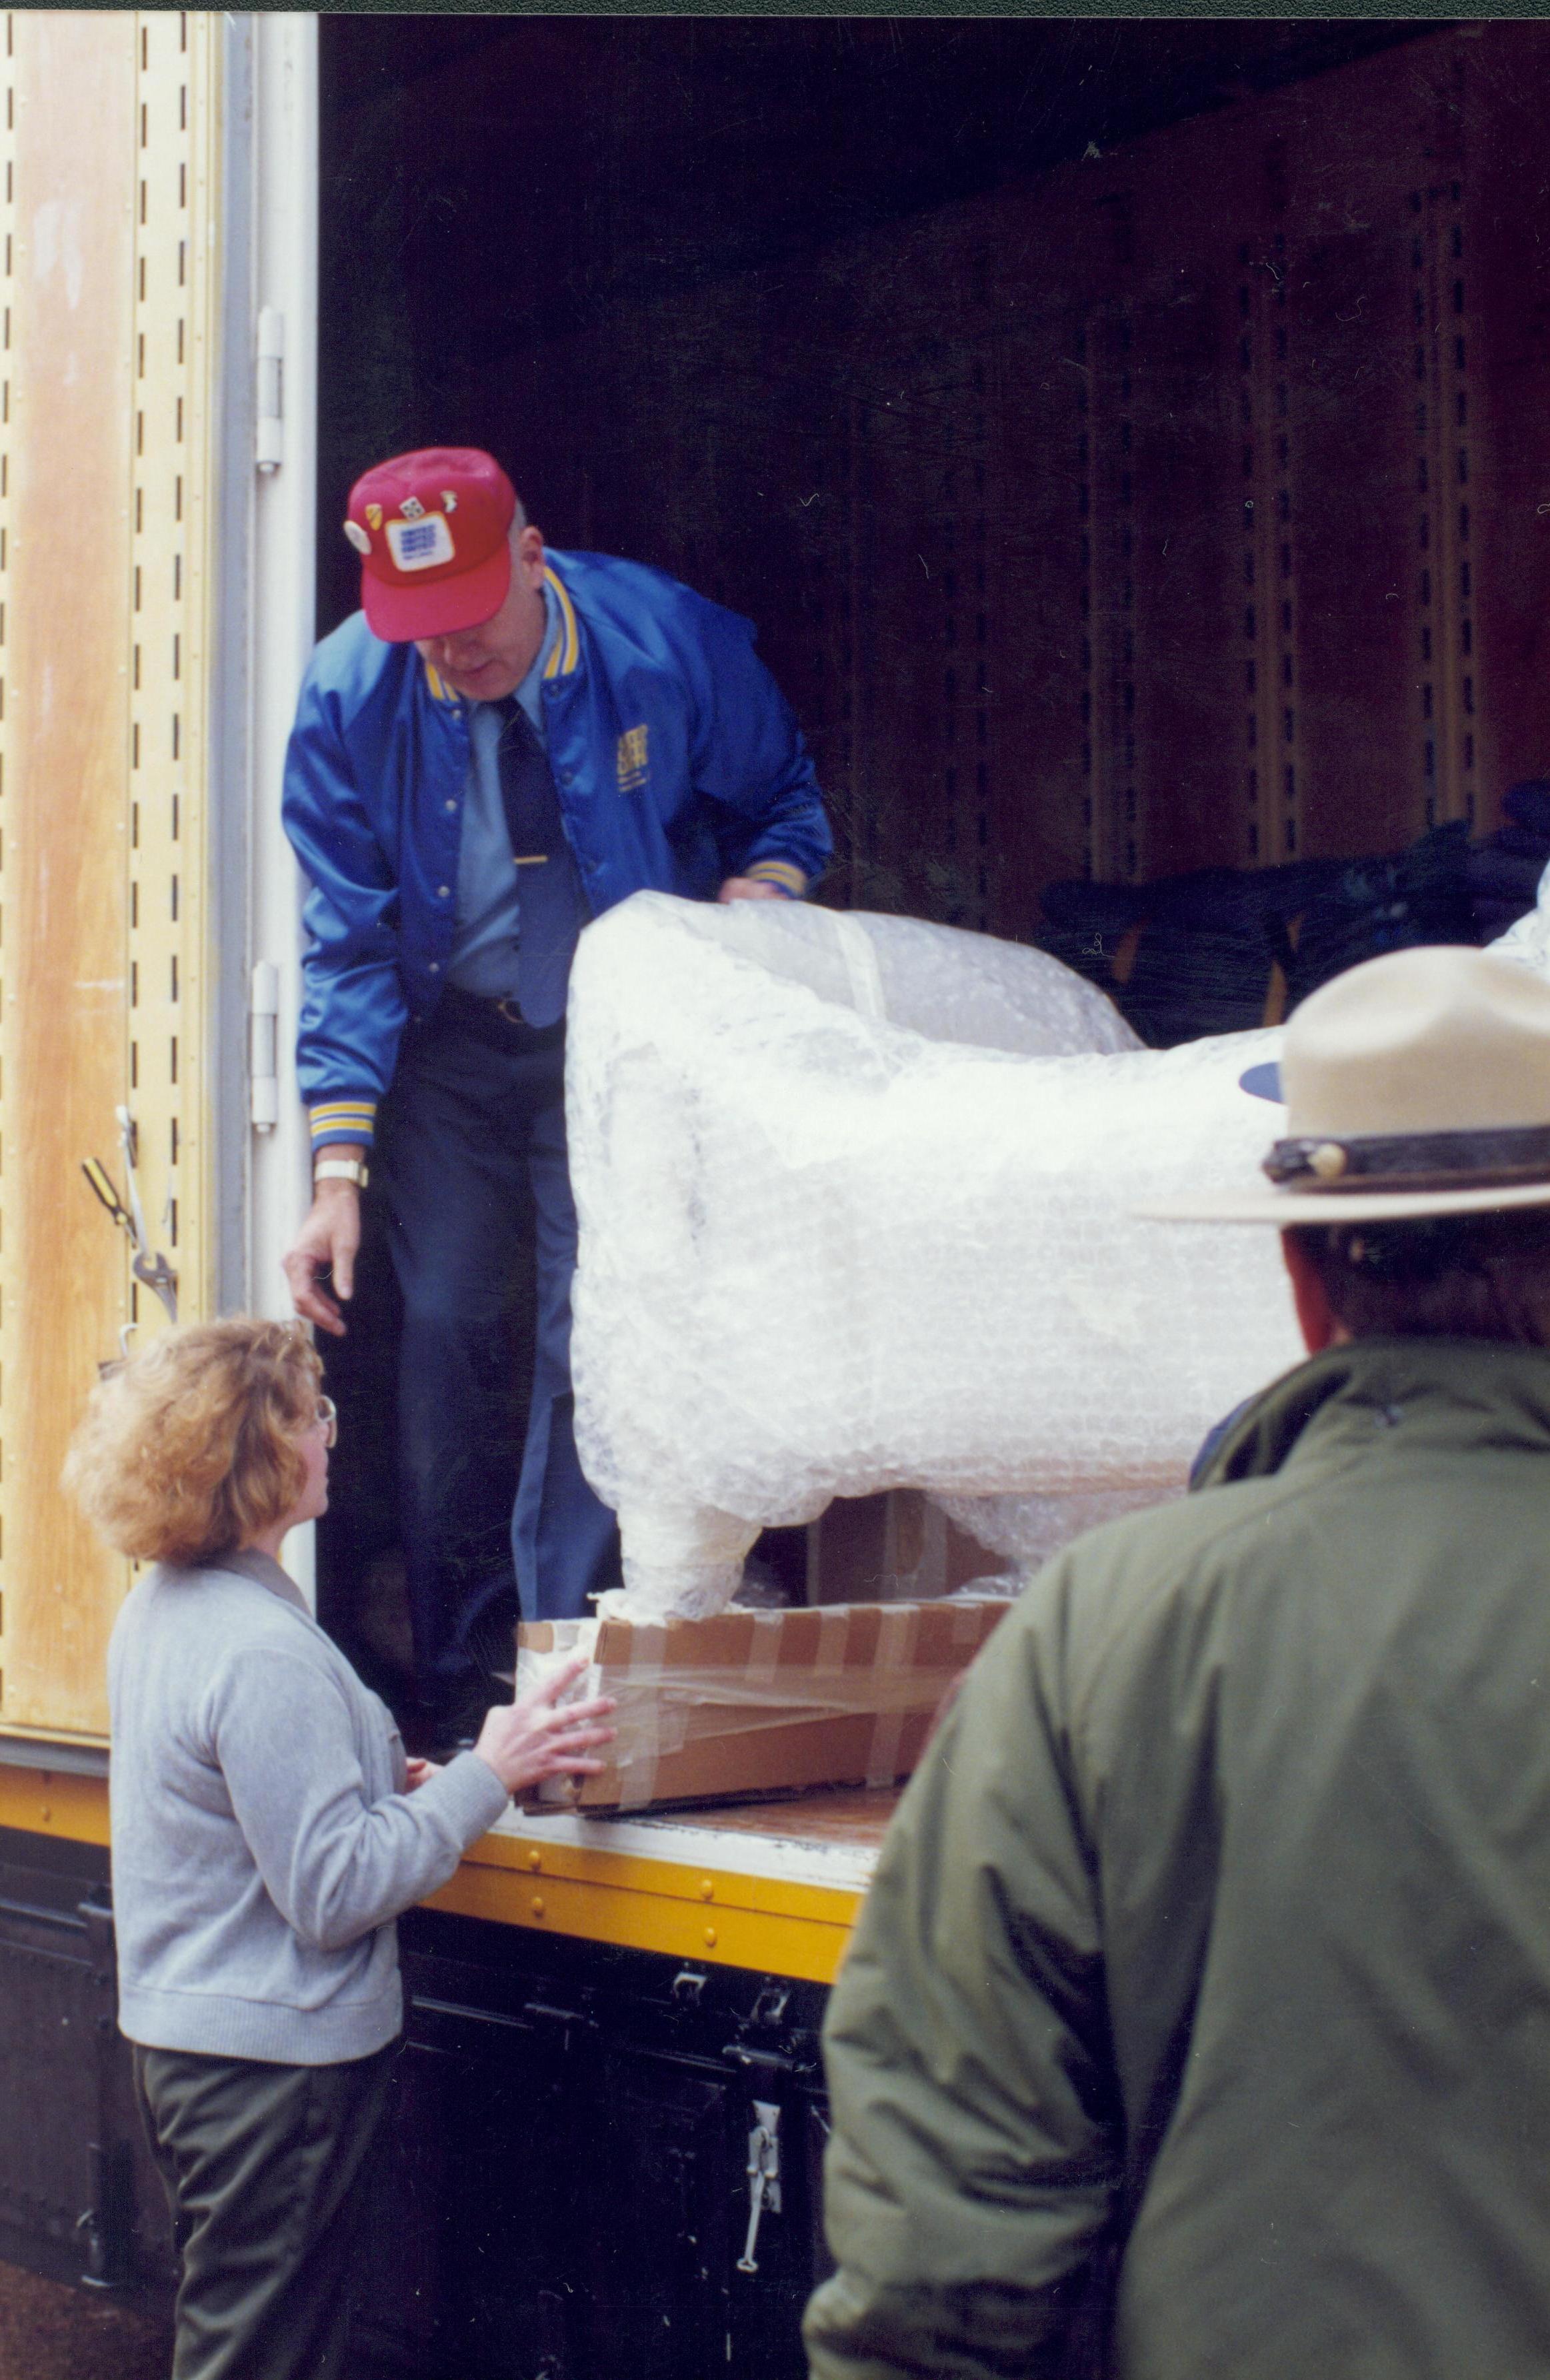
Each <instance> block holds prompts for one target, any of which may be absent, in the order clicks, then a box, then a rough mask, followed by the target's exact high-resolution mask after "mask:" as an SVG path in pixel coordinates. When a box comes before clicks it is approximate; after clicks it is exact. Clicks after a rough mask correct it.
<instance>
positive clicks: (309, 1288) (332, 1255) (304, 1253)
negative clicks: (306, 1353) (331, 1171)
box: [283, 1149, 360, 1339]
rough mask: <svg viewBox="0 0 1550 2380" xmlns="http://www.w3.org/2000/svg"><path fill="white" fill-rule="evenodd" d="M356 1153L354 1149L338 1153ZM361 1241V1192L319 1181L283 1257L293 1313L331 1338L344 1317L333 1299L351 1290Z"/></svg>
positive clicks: (346, 1185)
mask: <svg viewBox="0 0 1550 2380" xmlns="http://www.w3.org/2000/svg"><path fill="white" fill-rule="evenodd" d="M356 1153H357V1152H356V1151H354V1150H353V1149H351V1150H348V1151H341V1152H340V1154H342V1155H350V1156H354V1155H355V1154H356ZM359 1247H360V1191H359V1190H358V1189H357V1188H356V1186H355V1184H354V1183H353V1182H320V1183H319V1184H318V1185H317V1187H316V1190H315V1191H314V1193H313V1196H312V1211H311V1214H310V1215H309V1216H308V1218H307V1220H306V1221H305V1222H304V1223H303V1224H302V1226H301V1229H300V1231H299V1232H298V1233H297V1235H296V1239H295V1242H294V1244H293V1245H292V1246H291V1247H290V1249H289V1250H288V1251H287V1255H286V1257H285V1258H284V1260H283V1261H284V1264H285V1274H286V1280H287V1283H288V1284H289V1287H290V1302H291V1304H292V1305H294V1306H295V1308H296V1310H297V1312H298V1314H299V1315H300V1316H301V1318H302V1319H303V1321H306V1322H315V1323H316V1324H317V1326H318V1328H319V1329H320V1330H326V1331H328V1332H330V1333H331V1334H332V1336H333V1337H334V1338H336V1339H342V1338H343V1337H344V1335H345V1321H344V1317H343V1315H342V1314H341V1313H340V1311H339V1308H338V1305H337V1304H336V1300H337V1299H338V1298H341V1297H343V1298H348V1297H349V1296H350V1295H351V1294H352V1293H353V1291H354V1288H355V1257H356V1250H357V1249H358V1248H359ZM325 1271H326V1272H331V1273H332V1276H333V1284H334V1295H333V1296H332V1297H331V1296H330V1295H329V1293H328V1292H327V1290H326V1289H324V1288H323V1285H322V1283H321V1281H319V1279H318V1275H319V1274H320V1273H321V1272H325Z"/></svg>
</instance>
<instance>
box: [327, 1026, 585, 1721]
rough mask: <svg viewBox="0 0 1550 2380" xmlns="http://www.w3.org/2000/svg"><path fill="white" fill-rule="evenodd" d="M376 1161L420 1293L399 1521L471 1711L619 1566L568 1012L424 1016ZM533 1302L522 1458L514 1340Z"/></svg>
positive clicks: (420, 1670)
mask: <svg viewBox="0 0 1550 2380" xmlns="http://www.w3.org/2000/svg"><path fill="white" fill-rule="evenodd" d="M373 1180H374V1182H375V1183H376V1184H378V1186H380V1187H381V1188H382V1190H383V1191H384V1193H385V1196H386V1200H387V1206H388V1211H389V1217H390V1221H389V1230H388V1239H389V1245H390V1246H391V1249H392V1253H393V1263H394V1269H395V1271H396V1272H397V1279H398V1286H399V1289H400V1291H401V1293H402V1297H403V1309H404V1318H403V1337H402V1340H401V1342H400V1352H399V1366H398V1475H399V1499H400V1524H401V1530H402V1536H403V1541H404V1550H405V1557H406V1560H407V1564H408V1571H409V1610H410V1618H411V1621H412V1624H413V1630H414V1649H415V1671H416V1684H417V1689H418V1693H419V1697H420V1701H421V1707H422V1710H423V1712H424V1714H425V1715H426V1717H427V1718H431V1719H432V1720H433V1721H434V1720H443V1721H451V1722H456V1721H458V1720H462V1719H466V1718H470V1717H471V1716H472V1715H473V1713H474V1711H475V1710H476V1709H477V1707H478V1706H479V1705H480V1704H481V1702H482V1701H488V1700H490V1699H491V1698H492V1697H491V1695H490V1694H489V1692H488V1691H487V1690H486V1689H485V1686H484V1681H485V1679H486V1678H487V1677H488V1675H489V1674H490V1672H491V1671H501V1670H505V1671H507V1672H509V1670H510V1668H511V1665H512V1661H513V1658H514V1654H513V1646H512V1629H513V1626H514V1623H515V1621H516V1618H517V1611H518V1604H519V1602H520V1608H521V1612H522V1616H523V1617H524V1618H526V1619H530V1620H534V1619H542V1620H554V1619H571V1618H575V1617H577V1616H579V1615H580V1614H582V1613H584V1612H585V1610H586V1609H587V1602H586V1598H587V1597H588V1596H589V1595H590V1594H592V1593H593V1592H595V1591H597V1590H598V1589H599V1588H601V1587H604V1586H606V1585H611V1584H613V1583H614V1582H615V1581H616V1577H617V1570H618V1550H617V1548H618V1536H617V1531H616V1527H615V1523H614V1516H613V1514H612V1513H611V1512H609V1511H608V1510H607V1508H606V1506H604V1505H603V1504H601V1503H600V1502H599V1501H598V1499H597V1498H596V1496H594V1495H593V1493H592V1489H591V1488H589V1487H588V1485H587V1482H586V1480H585V1478H584V1477H583V1476H582V1473H581V1467H580V1463H579V1461H578V1460H577V1454H576V1441H575V1435H574V1429H573V1415H574V1402H575V1401H574V1398H573V1397H572V1394H571V1388H570V1282H571V1276H572V1274H573V1273H574V1271H575V1269H576V1208H575V1206H574V1204H573V1202H572V1199H571V1196H570V1181H569V1175H568V1170H567V1165H566V1147H565V1045H564V1027H563V1026H549V1027H546V1028H543V1029H535V1028H534V1027H532V1026H524V1025H511V1024H507V1023H506V1020H505V1018H503V1017H502V1016H500V1014H498V1013H497V1011H496V1010H495V1009H494V1007H493V1006H491V1005H490V1004H489V1003H487V1002H476V1001H470V1000H469V999H466V998H463V997H460V996H459V995H458V994H457V993H455V992H447V993H445V994H444V995H443V1000H442V1002H441V1004H440V1005H439V1006H438V1008H437V1010H436V1012H435V1014H434V1015H433V1017H432V1018H431V1019H430V1021H429V1022H428V1023H426V1024H424V1025H411V1026H409V1029H408V1031H407V1032H406V1034H405V1037H404V1040H403V1043H402V1046H401V1048H400V1050H399V1056H398V1064H397V1071H396V1073H395V1075H394V1078H393V1083H392V1087H391V1088H390V1090H389V1092H388V1096H387V1098H386V1099H385V1100H384V1103H383V1111H382V1117H381V1123H380V1126H379V1132H378V1139H377V1148H376V1153H375V1158H374V1161H373ZM528 1312H531V1318H532V1342H533V1348H534V1359H533V1371H532V1393H531V1403H530V1405H529V1408H528V1419H527V1432H526V1440H525V1444H524V1446H523V1450H522V1454H521V1460H520V1465H519V1466H518V1463H517V1460H516V1453H515V1440H516V1427H517V1424H518V1421H519V1412H520V1403H521V1383H520V1381H519V1379H517V1378H515V1377H514V1371H515V1365H514V1354H513V1351H514V1347H515V1346H516V1345H518V1344H519V1343H520V1342H521V1340H522V1338H523V1336H524V1333H523V1331H522V1329H521V1325H522V1321H523V1318H524V1314H525V1313H528Z"/></svg>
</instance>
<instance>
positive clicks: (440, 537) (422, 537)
mask: <svg viewBox="0 0 1550 2380" xmlns="http://www.w3.org/2000/svg"><path fill="white" fill-rule="evenodd" d="M413 502H414V499H413V497H412V496H411V497H410V498H409V504H413ZM409 504H406V505H405V506H404V510H405V511H406V512H408V511H409ZM384 533H385V535H386V538H387V542H388V545H389V547H390V548H391V550H392V553H393V559H394V561H395V562H396V563H397V566H398V568H399V569H400V570H404V571H409V570H435V569H437V568H439V566H440V565H441V564H442V563H444V562H452V561H454V560H455V559H456V550H455V548H454V546H453V543H452V531H451V530H450V529H449V528H448V527H447V525H446V515H445V513H428V512H426V511H425V510H424V508H423V506H419V507H417V508H416V511H415V512H414V514H413V515H411V516H410V517H409V519H408V520H396V521H389V522H388V524H387V527H386V530H385V532H384Z"/></svg>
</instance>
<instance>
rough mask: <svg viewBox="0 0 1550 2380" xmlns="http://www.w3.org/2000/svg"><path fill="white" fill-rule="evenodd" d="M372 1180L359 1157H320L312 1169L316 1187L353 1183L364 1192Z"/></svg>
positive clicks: (313, 1181)
mask: <svg viewBox="0 0 1550 2380" xmlns="http://www.w3.org/2000/svg"><path fill="white" fill-rule="evenodd" d="M370 1178H371V1177H370V1175H369V1174H368V1173H367V1171H366V1168H365V1167H364V1165H362V1163H361V1162H360V1158H359V1157H320V1158H319V1160H318V1161H317V1163H316V1164H315V1165H314V1166H313V1168H312V1183H313V1186H314V1187H315V1186H316V1184H318V1183H320V1182H353V1183H354V1184H355V1186H356V1188H357V1189H358V1190H364V1189H365V1187H366V1184H367V1182H368V1181H369V1180H370Z"/></svg>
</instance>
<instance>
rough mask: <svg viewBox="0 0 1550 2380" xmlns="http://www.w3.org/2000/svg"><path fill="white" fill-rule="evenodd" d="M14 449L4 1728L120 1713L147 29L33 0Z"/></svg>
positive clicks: (0, 1421)
mask: <svg viewBox="0 0 1550 2380" xmlns="http://www.w3.org/2000/svg"><path fill="white" fill-rule="evenodd" d="M10 26H11V29H12V41H13V43H14V49H13V54H12V56H11V60H10V67H11V73H12V77H13V80H14V90H15V101H16V108H15V136H14V158H13V167H14V184H13V188H14V201H13V204H14V214H13V231H12V237H13V239H14V243H15V273H14V280H13V286H12V300H11V346H10V351H9V353H8V355H7V357H6V365H7V368H8V370H7V379H8V383H9V405H8V408H7V409H8V420H7V422H6V432H5V446H6V475H7V481H8V504H9V526H8V536H7V555H6V579H7V586H6V649H5V662H6V727H5V734H6V789H5V794H4V797H3V798H4V807H5V867H4V878H3V882H4V905H5V917H4V953H5V965H4V975H3V983H4V998H5V1008H4V1026H3V1054H4V1073H3V1082H0V1183H3V1185H4V1186H3V1200H4V1256H3V1259H0V1261H3V1268H4V1269H3V1295H4V1319H3V1330H0V1336H3V1345H4V1366H3V1375H0V1441H3V1449H4V1479H5V1537H4V1547H3V1561H4V1575H5V1579H6V1591H5V1621H6V1626H5V1636H4V1639H3V1644H4V1651H5V1678H4V1701H3V1704H0V1710H3V1713H4V1717H5V1718H6V1721H8V1722H11V1723H15V1724H19V1725H23V1726H26V1725H30V1724H43V1723H45V1722H47V1723H52V1724H55V1725H58V1726H61V1727H64V1728H67V1729H76V1730H91V1729H95V1728H100V1727H101V1725H102V1723H103V1716H104V1712H103V1702H104V1692H103V1675H102V1664H103V1651H104V1643H105V1637H106V1630H107V1626H108V1624H109V1623H110V1621H111V1618H112V1612H113V1609H115V1607H116V1600H117V1596H118V1594H119V1593H121V1591H122V1585H121V1581H122V1565H121V1564H119V1563H117V1562H116V1561H115V1560H113V1559H112V1558H110V1557H109V1556H107V1555H106V1554H105V1553H104V1549H103V1548H102V1547H101V1546H100V1545H99V1544H98V1543H97V1541H96V1539H95V1538H94V1537H93V1536H92V1532H91V1531H90V1530H89V1529H88V1528H87V1526H86V1524H85V1523H84V1522H83V1521H81V1520H80V1518H79V1515H78V1514H77V1513H76V1512H75V1511H74V1509H73V1508H72V1507H71V1506H70V1505H69V1504H68V1503H67V1501H66V1500H65V1499H64V1498H63V1497H62V1496H61V1494H60V1492H59V1488H58V1477H59V1466H60V1463H61V1462H62V1460H63V1457H64V1453H65V1449H66V1445H67V1439H68V1437H69V1432H70V1430H71V1427H73V1425H74V1422H75V1419H76V1417H77V1416H78V1415H79V1411H80V1407H81V1403H82V1400H83V1398H84V1396H85V1394H86V1391H87V1390H88V1388H89V1387H90V1385H91V1382H92V1379H93V1378H94V1377H95V1369H96V1366H97V1364H98V1362H99V1361H100V1360H101V1359H102V1357H104V1355H107V1354H113V1353H114V1352H115V1350H116V1344H117V1331H118V1326H119V1324H120V1323H121V1322H122V1321H124V1320H125V1319H127V1317H128V1297H127V1281H126V1267H125V1262H124V1256H123V1248H122V1244H121V1242H120V1241H119V1239H118V1238H117V1236H116V1233H114V1232H113V1230H112V1228H111V1226H110V1225H109V1223H108V1220H107V1218H106V1216H105V1215H104V1213H103V1211H102V1209H101V1208H99V1207H98V1206H97V1205H96V1203H95V1201H94V1200H93V1199H92V1197H91V1196H90V1195H89V1193H88V1192H87V1190H86V1187H85V1184H83V1183H82V1181H81V1178H80V1174H79V1162H80V1160H81V1159H82V1158H83V1157H86V1156H90V1155H92V1154H100V1155H102V1156H103V1157H104V1158H107V1159H111V1158H113V1156H114V1154H115V1147H114V1143H115V1126H114V1109H115V1106H116V1104H117V1103H118V1102H119V1101H120V1100H122V1099H123V1098H124V1096H125V1050H126V1033H125V1007H126V984H125V974H126V929H127V887H128V853H127V838H126V818H125V809H124V800H123V790H124V776H125V770H126V765H127V758H128V675H127V670H126V655H125V649H124V634H123V629H124V614H125V611H126V606H127V601H128V579H129V516H128V497H129V491H128V440H127V437H126V433H125V423H126V421H127V419H128V415H129V410H130V402H131V338H130V310H131V293H132V253H133V222H132V206H131V197H132V190H133V169H134V101H135V38H136V35H135V19H134V18H133V17H132V16H130V15H121V16H112V15H97V14H89V13H82V14H79V15H72V14H69V13H67V12H55V11H52V10H38V11H18V12H17V13H16V14H15V15H14V16H13V17H12V18H11V19H10Z"/></svg>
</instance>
